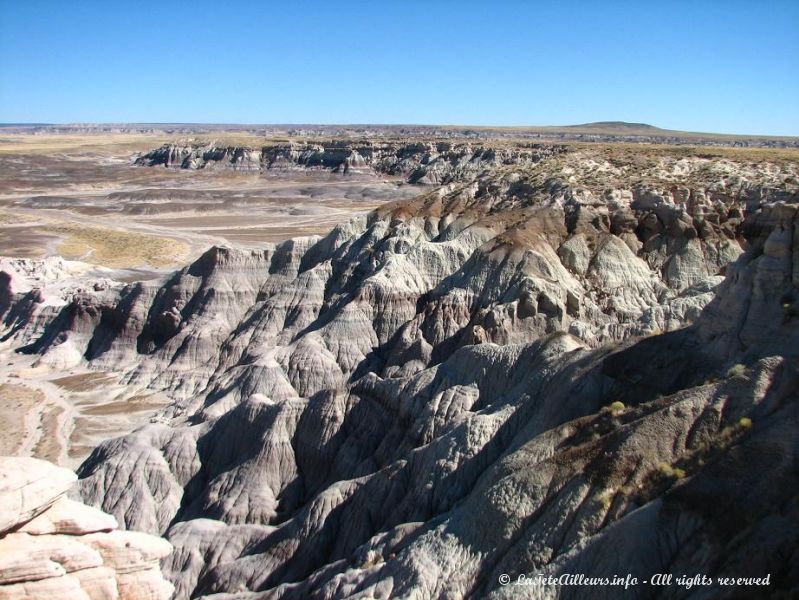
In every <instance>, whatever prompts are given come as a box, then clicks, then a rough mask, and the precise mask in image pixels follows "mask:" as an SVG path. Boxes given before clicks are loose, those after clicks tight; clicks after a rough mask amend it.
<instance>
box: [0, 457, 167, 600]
mask: <svg viewBox="0 0 799 600" xmlns="http://www.w3.org/2000/svg"><path fill="white" fill-rule="evenodd" d="M76 480H77V477H76V475H75V473H73V472H72V471H70V470H68V469H63V468H61V467H56V466H55V465H53V464H51V463H49V462H46V461H43V460H38V459H35V458H21V457H0V600H5V599H9V600H11V599H14V600H17V599H20V598H29V599H33V598H36V599H39V598H41V599H43V600H59V599H61V598H63V599H65V600H66V599H69V600H114V599H117V600H166V599H168V598H171V597H172V593H173V589H174V588H173V586H172V584H171V583H169V582H168V581H166V580H165V579H164V577H163V575H162V574H161V568H160V566H159V561H160V560H161V559H162V558H164V557H166V556H168V555H169V554H170V553H171V552H172V545H171V544H170V543H169V542H167V541H166V540H164V539H162V538H159V537H156V536H153V535H148V534H145V533H139V532H135V531H120V530H119V529H118V524H117V520H116V519H115V518H114V517H112V516H111V515H109V514H106V513H104V512H102V511H101V510H99V509H96V508H92V507H90V506H86V505H85V504H82V503H80V502H76V501H74V500H70V499H69V498H67V497H66V494H67V492H68V491H69V489H70V488H71V487H72V485H73V484H74V482H75V481H76Z"/></svg>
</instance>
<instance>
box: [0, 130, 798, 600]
mask: <svg viewBox="0 0 799 600" xmlns="http://www.w3.org/2000/svg"><path fill="white" fill-rule="evenodd" d="M364 148H367V149H364ZM367 150H368V151H367ZM253 152H257V154H253V155H251V156H248V155H247V154H246V153H243V152H242V151H238V150H236V149H222V150H220V149H219V148H195V147H190V148H175V147H165V148H162V149H161V150H157V151H155V152H154V153H151V154H150V155H148V156H149V158H148V159H147V161H150V162H152V163H159V164H167V165H174V166H181V167H195V168H196V167H201V166H206V167H207V166H209V165H212V166H218V167H221V168H238V167H240V166H242V165H244V166H247V165H252V167H253V168H257V169H258V170H261V169H271V168H274V165H275V164H276V163H280V164H281V165H283V167H285V168H292V169H294V168H298V169H299V168H302V169H304V168H309V167H311V168H313V167H318V168H322V169H332V170H340V171H342V172H344V173H349V174H352V172H353V171H355V170H357V169H361V170H362V171H363V170H369V171H371V172H372V173H373V174H380V173H390V174H392V175H397V176H402V177H406V178H408V179H409V181H417V182H426V183H430V184H435V185H434V186H433V187H430V188H427V189H426V190H424V189H423V190H420V191H423V192H424V193H421V194H420V195H419V196H418V197H417V198H415V199H412V200H408V201H402V202H398V203H394V204H390V205H384V206H383V207H381V208H379V209H378V210H376V211H375V212H373V213H371V214H370V215H368V216H366V217H360V218H358V219H355V220H354V221H351V222H349V223H347V224H345V225H341V226H339V227H337V228H336V229H334V230H333V231H332V232H331V233H330V234H329V235H327V236H324V237H311V238H301V239H295V240H290V241H287V242H284V243H281V244H277V245H274V246H270V247H269V248H267V249H265V250H263V251H249V252H248V251H241V250H234V249H230V248H214V249H212V250H209V251H208V252H207V253H205V254H204V255H203V256H202V257H201V258H200V259H199V260H197V261H195V262H194V263H192V264H191V265H189V266H187V267H186V268H184V269H182V270H180V271H177V272H175V273H174V274H173V275H171V276H170V277H168V278H165V279H163V280H160V281H155V282H140V283H135V284H131V285H126V286H112V287H108V288H105V289H101V290H93V289H87V290H85V291H83V292H79V293H75V294H73V295H72V297H71V298H70V301H69V302H68V303H67V304H66V305H65V306H63V307H57V308H53V307H52V306H50V307H48V306H42V305H41V303H40V302H38V301H37V295H36V293H35V292H34V291H30V292H25V293H14V289H13V280H10V281H9V280H8V278H7V279H6V281H4V285H5V288H4V292H3V295H2V297H0V312H2V313H3V319H4V323H5V325H6V327H7V328H8V331H9V332H11V335H12V336H13V337H14V339H16V340H17V343H18V344H19V345H20V346H24V351H25V352H29V353H33V354H36V355H38V356H39V357H40V358H39V360H40V361H42V362H44V363H48V364H53V365H61V366H65V367H67V366H69V365H75V364H88V365H91V366H92V367H93V368H97V369H107V370H110V369H113V370H116V371H120V372H122V373H123V374H124V375H123V378H122V379H123V381H124V383H125V384H127V385H129V386H133V387H134V388H141V389H148V390H158V391H160V392H164V393H166V394H168V395H169V396H170V397H171V398H172V399H173V404H172V405H171V406H169V407H168V408H166V409H165V410H163V411H162V412H161V413H160V414H159V415H158V417H157V418H156V419H155V420H154V421H155V422H153V423H151V424H150V425H147V426H145V427H143V428H141V429H139V430H137V431H135V432H133V433H131V434H130V435H127V436H124V437H122V438H118V439H116V440H111V441H108V442H105V443H103V444H101V445H100V446H99V447H98V448H97V449H96V450H95V452H94V453H93V454H92V456H91V457H90V458H89V459H88V460H87V461H86V463H84V465H83V466H82V467H81V470H80V476H81V478H82V479H81V486H82V493H83V496H84V498H85V499H86V500H87V501H88V502H89V503H91V504H94V505H97V506H99V507H102V508H103V509H104V510H106V511H107V512H109V513H111V514H113V515H115V516H116V517H117V519H118V520H119V521H120V522H121V523H124V524H125V525H126V526H127V527H129V528H132V529H139V530H143V531H147V532H150V533H159V534H162V535H164V536H165V537H167V539H169V541H170V542H171V543H172V544H173V545H174V546H175V548H176V550H175V552H174V553H173V555H172V556H171V558H169V559H167V561H166V564H165V569H166V571H167V572H168V573H169V574H170V576H171V578H172V580H173V581H174V583H175V585H176V588H177V593H178V597H182V598H183V597H185V598H188V597H197V596H202V595H207V594H214V593H228V594H232V596H225V597H240V598H307V597H318V598H344V597H356V596H359V595H360V596H364V595H366V596H368V597H389V596H392V597H394V596H406V595H409V594H414V595H415V597H421V598H461V597H464V596H466V597H475V598H478V597H497V598H500V597H511V596H514V594H518V592H519V590H518V589H515V588H513V587H512V586H511V587H503V586H502V585H501V583H500V579H499V576H500V574H509V575H510V576H511V577H512V578H514V579H515V578H516V576H517V575H519V574H521V573H524V574H527V575H528V576H530V575H533V574H536V573H538V574H556V575H557V574H560V573H574V572H583V573H586V574H590V575H591V576H600V577H601V576H611V575H613V574H615V573H632V574H633V575H635V576H637V577H639V578H640V579H644V578H646V577H648V576H650V575H651V574H653V573H658V572H675V573H676V572H689V571H690V572H704V573H707V574H709V575H725V574H730V575H735V576H742V575H747V574H751V575H752V576H758V575H762V574H765V573H766V572H769V573H771V581H772V587H771V588H769V593H773V592H775V590H776V591H778V592H779V591H781V592H783V593H784V594H785V596H786V597H789V596H790V595H791V594H792V593H795V592H796V590H795V589H794V587H793V586H794V585H795V582H796V581H797V580H799V577H797V573H796V572H795V564H796V561H795V558H796V556H795V553H796V548H797V547H799V545H797V529H796V516H797V514H796V509H797V506H799V504H797V502H796V500H797V499H796V489H799V488H797V485H796V484H797V469H796V464H797V462H796V452H797V437H796V434H795V432H796V426H797V424H798V423H797V416H798V415H797V410H798V409H799V404H797V397H796V395H797V394H796V390H797V388H798V386H797V370H796V364H797V363H796V358H797V353H799V329H797V323H799V321H797V318H796V316H797V314H799V272H798V271H797V267H796V265H799V246H797V235H799V234H797V211H798V210H799V207H798V206H797V200H798V199H797V161H796V160H795V159H794V158H792V157H791V156H790V155H785V154H779V155H773V154H760V155H755V156H754V157H753V156H752V155H750V154H735V153H734V152H732V151H728V152H729V153H715V154H714V153H701V152H697V151H695V150H686V149H670V148H665V149H663V148H660V149H659V148H650V147H641V148H636V147H624V146H615V147H594V148H585V147H569V146H548V145H544V146H524V147H516V146H514V147H507V146H501V147H499V148H487V147H485V146H473V145H470V144H463V145H454V146H453V145H449V146H447V147H441V146H437V145H434V144H433V145H430V144H428V145H426V146H422V147H418V146H413V147H406V146H396V145H389V146H386V145H382V146H379V147H376V146H375V145H374V144H370V145H367V146H357V147H353V146H351V145H347V144H346V143H343V142H342V143H337V144H335V145H334V147H332V148H329V147H327V146H325V145H324V144H322V145H318V146H302V147H299V148H298V147H295V146H281V147H279V148H277V149H275V150H273V151H270V152H272V153H273V154H274V155H275V156H279V157H280V158H279V160H278V159H274V160H271V159H267V158H265V156H267V157H268V156H271V154H269V152H265V151H264V150H263V149H261V150H257V151H253ZM209 153H210V154H209ZM248 168H249V167H248ZM420 173H421V174H422V175H420V176H419V177H418V178H417V177H416V175H414V174H420ZM733 523H734V525H732V524H733ZM705 591H706V592H707V593H708V594H710V596H712V597H725V595H726V596H729V597H732V596H731V594H734V593H735V590H734V589H724V588H721V587H718V586H716V587H714V588H712V589H709V590H705ZM594 593H595V595H596V597H603V596H602V594H603V593H604V594H605V595H606V596H605V597H608V598H615V597H618V596H617V595H615V594H616V593H617V590H616V589H614V588H604V589H599V591H596V590H595V591H594ZM636 593H637V595H638V597H649V596H648V595H647V594H650V590H649V589H647V588H639V589H637V590H636ZM680 593H681V592H679V591H678V590H664V591H663V592H662V595H665V596H668V594H674V595H675V597H681V596H680ZM754 593H755V595H756V594H757V593H758V590H755V591H754ZM579 594H580V589H579V588H573V589H569V588H563V589H549V590H541V595H542V597H556V596H557V597H567V598H569V597H579ZM710 596H709V597H710ZM668 597H671V596H668Z"/></svg>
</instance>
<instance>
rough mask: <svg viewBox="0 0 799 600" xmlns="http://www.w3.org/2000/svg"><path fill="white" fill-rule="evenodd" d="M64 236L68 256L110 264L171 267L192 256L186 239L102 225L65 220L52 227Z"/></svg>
mask: <svg viewBox="0 0 799 600" xmlns="http://www.w3.org/2000/svg"><path fill="white" fill-rule="evenodd" d="M48 230H49V231H52V232H54V233H57V234H59V235H62V236H64V240H63V241H62V242H61V244H59V246H58V253H59V254H61V255H62V256H63V257H64V258H68V259H73V260H82V261H85V262H89V263H93V264H99V265H103V266H107V267H120V268H121V267H136V266H143V265H149V266H151V267H156V268H158V267H169V266H173V265H175V264H180V263H182V262H183V261H185V259H186V257H187V256H188V252H189V248H188V245H186V244H185V243H183V242H179V241H176V240H172V239H169V238H163V237H157V236H154V235H146V234H139V233H130V232H126V231H117V230H114V229H105V228H101V227H87V226H83V225H71V224H61V225H55V226H53V227H49V228H48Z"/></svg>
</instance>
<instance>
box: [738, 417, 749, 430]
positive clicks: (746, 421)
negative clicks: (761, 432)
mask: <svg viewBox="0 0 799 600" xmlns="http://www.w3.org/2000/svg"><path fill="white" fill-rule="evenodd" d="M738 425H740V426H741V427H743V428H744V429H749V428H750V427H752V419H750V418H749V417H741V418H740V419H738Z"/></svg>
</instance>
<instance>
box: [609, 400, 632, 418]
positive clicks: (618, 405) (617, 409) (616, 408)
mask: <svg viewBox="0 0 799 600" xmlns="http://www.w3.org/2000/svg"><path fill="white" fill-rule="evenodd" d="M608 408H609V409H610V412H611V413H613V414H614V415H617V414H619V413H622V412H624V409H625V408H627V407H626V406H624V402H620V401H619V400H616V401H615V402H611V403H610V405H609V406H608Z"/></svg>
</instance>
